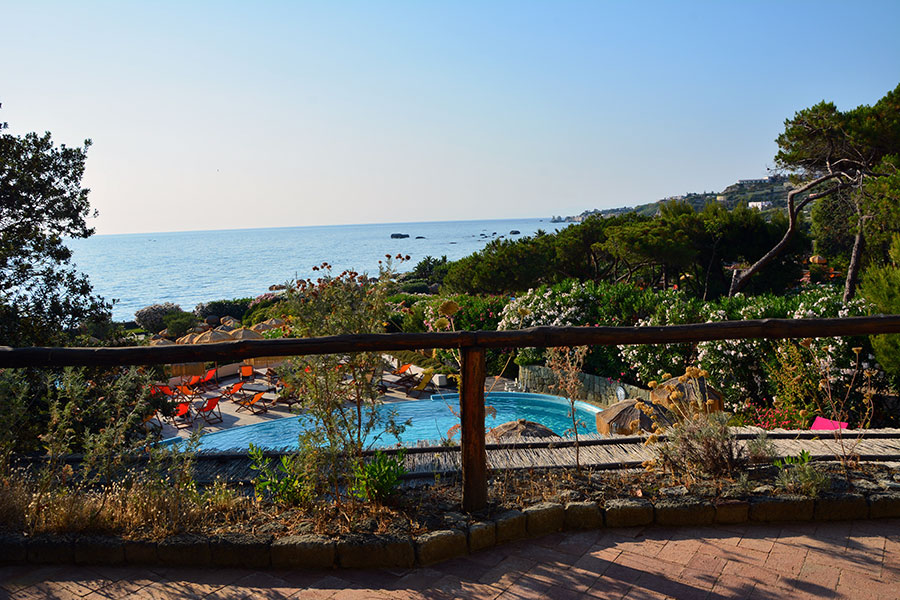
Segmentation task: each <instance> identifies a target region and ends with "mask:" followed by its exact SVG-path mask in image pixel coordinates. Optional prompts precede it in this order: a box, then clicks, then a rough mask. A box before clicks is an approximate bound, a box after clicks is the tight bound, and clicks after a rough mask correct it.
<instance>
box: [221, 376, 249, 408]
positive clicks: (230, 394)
mask: <svg viewBox="0 0 900 600" xmlns="http://www.w3.org/2000/svg"><path fill="white" fill-rule="evenodd" d="M222 398H223V399H225V398H227V399H230V400H231V401H232V402H234V403H235V404H240V403H241V402H243V401H245V400H246V399H247V392H245V391H244V382H243V381H238V382H237V383H235V384H234V385H233V386H231V387H229V388H225V389H224V390H222Z"/></svg>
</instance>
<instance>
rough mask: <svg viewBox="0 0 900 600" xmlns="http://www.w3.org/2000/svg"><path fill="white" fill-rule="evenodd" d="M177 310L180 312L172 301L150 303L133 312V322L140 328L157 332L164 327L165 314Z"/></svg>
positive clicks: (178, 307) (176, 311)
mask: <svg viewBox="0 0 900 600" xmlns="http://www.w3.org/2000/svg"><path fill="white" fill-rule="evenodd" d="M179 312H182V310H181V307H180V306H178V305H177V304H173V303H172V302H166V303H164V304H151V305H150V306H145V307H144V308H142V309H140V310H139V311H137V312H135V313H134V322H135V323H137V324H138V326H139V327H141V328H142V329H145V330H147V331H149V332H151V333H157V332H159V331H162V330H163V329H165V328H166V323H165V321H163V318H164V317H165V316H166V315H168V314H170V313H179Z"/></svg>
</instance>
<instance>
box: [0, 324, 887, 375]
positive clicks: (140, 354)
mask: <svg viewBox="0 0 900 600" xmlns="http://www.w3.org/2000/svg"><path fill="white" fill-rule="evenodd" d="M878 333H900V315H879V316H873V317H846V318H841V319H760V320H751V321H721V322H716V323H696V324H690V325H669V326H665V327H533V328H531V329H518V330H510V331H453V332H443V333H374V334H364V335H335V336H329V337H318V338H284V339H273V340H241V341H234V342H219V343H215V344H186V345H177V346H128V347H121V348H50V347H32V348H11V347H9V346H0V367H63V366H85V365H91V366H117V365H155V364H173V363H189V362H212V361H217V362H224V361H228V360H244V359H248V358H256V357H263V356H301V355H311V354H343V353H350V352H366V351H388V350H413V349H418V348H525V347H531V346H538V347H552V346H596V345H631V344H667V343H681V342H704V341H710V340H732V339H749V338H762V339H781V338H806V337H838V336H848V335H870V334H878Z"/></svg>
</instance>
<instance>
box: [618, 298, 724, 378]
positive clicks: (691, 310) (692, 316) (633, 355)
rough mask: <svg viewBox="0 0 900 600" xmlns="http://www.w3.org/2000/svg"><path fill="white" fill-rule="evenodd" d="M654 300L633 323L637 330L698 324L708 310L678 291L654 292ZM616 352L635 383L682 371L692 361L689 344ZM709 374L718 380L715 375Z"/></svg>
mask: <svg viewBox="0 0 900 600" xmlns="http://www.w3.org/2000/svg"><path fill="white" fill-rule="evenodd" d="M655 298H656V307H655V310H654V311H653V312H652V313H651V314H650V315H648V316H646V317H645V318H642V319H638V320H637V322H636V323H635V325H637V326H638V327H657V326H662V325H682V324H685V323H702V322H704V321H705V320H706V316H707V315H708V314H709V311H710V306H709V305H708V304H706V303H704V302H701V301H699V300H697V299H696V298H692V297H690V296H688V295H687V294H685V293H684V292H682V291H674V290H665V291H662V292H659V293H657V294H656V295H655ZM619 353H620V355H621V357H622V359H623V360H624V362H625V364H627V365H629V367H630V368H631V369H632V371H633V372H634V373H635V374H636V376H637V380H638V381H641V382H643V383H644V384H646V383H648V382H650V381H653V380H656V379H660V378H661V377H662V374H663V373H667V372H670V371H683V370H685V369H686V368H687V367H688V366H690V365H692V364H694V362H695V357H694V348H693V346H692V345H691V344H642V345H635V346H619ZM701 366H704V365H701ZM713 375H714V376H715V377H716V379H720V377H719V375H718V373H713Z"/></svg>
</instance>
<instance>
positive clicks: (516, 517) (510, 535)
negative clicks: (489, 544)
mask: <svg viewBox="0 0 900 600" xmlns="http://www.w3.org/2000/svg"><path fill="white" fill-rule="evenodd" d="M494 522H495V523H496V524H497V543H498V544H500V543H503V542H508V541H510V540H517V539H519V538H523V537H525V531H526V520H525V514H524V513H523V512H522V511H521V510H508V511H506V512H505V513H502V514H500V515H498V516H497V518H496V519H494Z"/></svg>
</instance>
